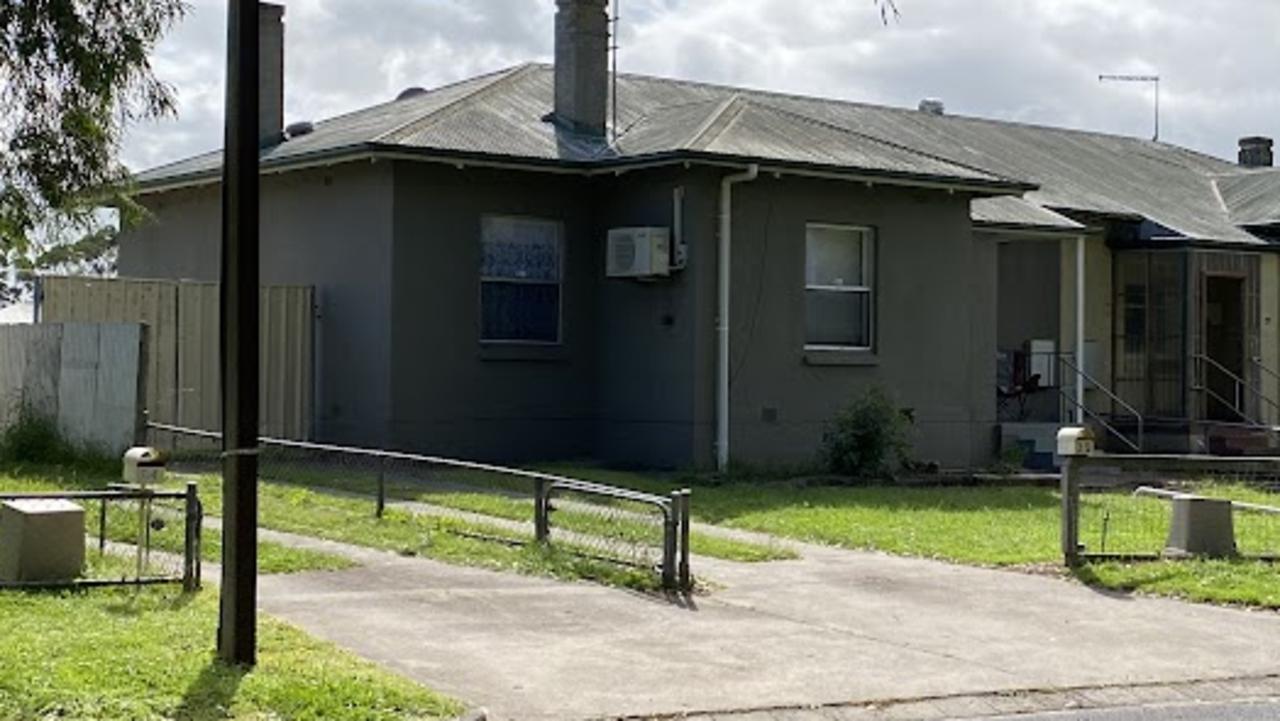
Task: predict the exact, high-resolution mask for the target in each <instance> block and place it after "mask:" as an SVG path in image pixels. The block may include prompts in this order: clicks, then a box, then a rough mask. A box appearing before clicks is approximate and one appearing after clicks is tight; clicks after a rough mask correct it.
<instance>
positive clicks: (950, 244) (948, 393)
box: [699, 177, 996, 466]
mask: <svg viewBox="0 0 1280 721" xmlns="http://www.w3.org/2000/svg"><path fill="white" fill-rule="evenodd" d="M809 222H818V223H835V224H849V225H861V226H871V227H873V228H875V230H876V235H877V241H876V261H875V264H876V273H877V276H876V286H875V293H876V308H877V311H876V316H877V317H876V328H877V330H876V348H875V351H874V352H873V353H870V354H858V353H838V352H837V353H833V352H806V350H805V347H804V313H805V300H804V278H805V274H804V252H805V225H806V223H809ZM733 223H734V236H733V243H734V250H733V259H734V260H733V266H732V274H733V307H732V312H731V318H732V323H731V345H732V352H731V381H732V389H731V402H732V410H731V413H730V417H731V439H730V446H731V454H732V456H733V458H735V459H737V460H742V461H756V462H788V461H789V462H804V461H808V460H811V459H812V458H813V457H814V454H815V453H816V451H817V449H818V446H819V441H820V438H821V435H822V431H823V429H824V426H825V424H826V423H827V422H828V421H829V420H830V419H831V418H832V417H833V416H834V415H835V413H836V412H837V411H838V410H839V408H840V407H841V406H842V405H844V404H845V403H847V402H848V401H849V400H850V399H851V398H853V397H855V396H856V395H857V394H859V393H861V392H863V391H864V390H865V389H866V388H867V387H869V386H871V385H872V384H882V385H884V386H885V387H887V388H888V389H890V391H891V392H892V393H893V394H894V396H895V398H896V400H897V402H898V403H899V404H900V405H901V406H902V407H904V408H910V409H912V410H913V412H914V416H915V418H916V434H915V446H916V454H917V456H918V457H919V458H920V459H922V460H933V461H937V462H939V463H942V464H944V465H946V466H968V465H973V464H979V463H982V462H985V461H986V460H987V459H988V458H989V457H990V454H991V453H992V449H993V447H994V417H995V400H994V395H995V392H994V387H995V364H994V362H993V357H994V349H995V315H996V314H995V254H994V247H992V246H991V244H990V243H989V242H984V241H975V239H974V235H973V232H972V228H971V225H970V220H969V202H968V198H967V197H965V196H962V195H948V194H946V193H941V192H927V191H910V190H903V189H895V188H889V187H884V186H877V187H875V188H867V187H866V186H864V185H860V184H852V183H841V182H834V181H820V180H806V179H796V178H784V179H781V180H778V179H775V178H772V177H765V178H761V179H760V180H757V181H755V182H753V183H749V184H744V185H739V186H737V188H736V190H735V201H734V217H733ZM699 278H700V280H701V282H703V283H705V284H707V285H708V286H709V287H711V288H714V271H713V270H707V269H705V268H704V269H703V270H702V271H700V273H699ZM703 312H704V313H709V314H714V303H713V302H711V303H705V304H704V305H703ZM704 355H711V354H704ZM711 357H713V356H711ZM699 360H700V362H705V359H704V358H703V356H700V358H699ZM704 369H705V370H704V373H705V375H706V377H707V378H708V379H711V378H713V377H714V376H713V375H712V373H711V368H710V367H707V366H704ZM773 414H776V418H775V419H773V420H769V419H768V415H773ZM704 457H705V456H704Z"/></svg>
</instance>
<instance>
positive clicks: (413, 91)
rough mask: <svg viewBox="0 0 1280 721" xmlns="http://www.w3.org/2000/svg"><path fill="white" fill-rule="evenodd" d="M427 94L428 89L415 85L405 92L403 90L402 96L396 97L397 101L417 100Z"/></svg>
mask: <svg viewBox="0 0 1280 721" xmlns="http://www.w3.org/2000/svg"><path fill="white" fill-rule="evenodd" d="M426 94H427V89H426V88H422V87H418V86H417V85H415V86H413V87H411V88H405V89H404V90H401V91H400V94H399V95H397V96H396V100H408V99H409V98H416V97H418V96H419V95H426Z"/></svg>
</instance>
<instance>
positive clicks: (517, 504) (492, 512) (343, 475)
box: [261, 460, 796, 562]
mask: <svg viewBox="0 0 1280 721" xmlns="http://www.w3.org/2000/svg"><path fill="white" fill-rule="evenodd" d="M415 472H416V473H419V474H421V475H423V477H424V479H423V480H416V479H414V478H412V477H410V476H411V475H412V474H413V473H415ZM261 474H262V476H263V478H266V479H270V480H272V481H275V482H279V483H282V484H288V485H296V486H302V487H306V488H315V489H335V490H340V491H344V492H347V493H357V494H362V495H367V496H370V501H369V503H370V504H372V502H373V497H374V495H375V494H376V492H377V474H376V473H374V472H372V471H370V470H368V469H362V468H360V467H358V466H356V467H350V468H343V467H342V466H335V467H332V468H325V467H323V466H315V467H309V466H303V465H301V464H298V463H286V462H281V461H271V460H268V461H266V462H264V464H263V467H262V469H261ZM385 488H386V493H387V498H388V499H391V500H400V501H415V502H420V503H429V504H432V505H436V506H441V507H444V508H452V509H455V510H460V511H468V512H471V513H478V514H482V515H486V516H493V517H495V518H501V519H504V520H511V521H522V522H531V521H532V520H533V499H532V498H531V497H529V496H530V495H531V494H532V492H533V491H532V482H531V481H530V480H528V479H524V478H518V477H514V476H508V475H503V474H497V473H490V472H484V471H475V470H468V469H459V468H440V467H431V468H426V467H412V468H400V467H392V468H391V469H390V471H389V472H388V473H387V478H386V480H385ZM513 493H514V494H517V495H512V494H513ZM521 496H523V497H521ZM618 505H621V506H626V505H627V504H626V503H625V502H621V503H619V504H618ZM622 510H632V511H641V512H643V511H646V510H648V509H647V508H643V507H636V508H627V509H622ZM640 515H643V513H638V514H637V517H638V516H640ZM554 524H555V527H556V528H562V529H564V530H567V531H574V532H577V533H588V534H593V535H599V536H604V537H616V538H619V539H623V538H632V539H644V540H647V541H649V542H651V543H653V544H654V545H661V530H660V528H655V527H654V525H653V524H647V523H643V522H639V521H636V520H629V519H627V518H625V517H619V516H616V515H615V516H612V517H610V518H608V519H602V517H601V515H600V514H594V513H591V512H584V511H583V510H582V509H578V510H575V509H573V508H568V507H566V508H563V509H562V510H560V511H559V512H557V513H556V515H555V518H554ZM689 547H690V550H691V551H692V552H693V553H695V554H699V555H703V556H708V557H711V558H722V559H726V560H730V561H742V562H762V561H776V560H783V559H789V558H795V557H796V553H795V552H794V551H793V550H791V549H789V548H785V547H783V546H781V545H779V544H761V543H749V542H745V541H739V540H736V539H729V538H723V537H717V536H711V535H708V534H704V533H699V532H696V531H695V532H692V533H690V535H689Z"/></svg>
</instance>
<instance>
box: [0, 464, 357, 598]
mask: <svg viewBox="0 0 1280 721" xmlns="http://www.w3.org/2000/svg"><path fill="white" fill-rule="evenodd" d="M115 478H116V477H115V476H114V475H107V474H103V473H100V472H96V471H93V470H86V469H84V468H77V467H75V466H17V465H14V466H9V467H7V468H3V469H0V492H5V491H7V492H15V493H34V492H44V491H66V490H98V489H102V488H105V487H106V484H107V483H109V482H113V481H114V480H115ZM202 502H203V504H204V507H205V510H206V511H208V510H209V509H210V505H209V499H207V498H204V497H203V496H202ZM81 505H83V506H85V508H86V513H85V524H86V526H87V529H86V530H87V531H88V532H89V533H91V534H96V533H97V532H98V512H97V505H98V502H97V501H86V502H82V504H81ZM161 505H169V506H172V505H173V504H172V503H171V502H170V503H167V504H161ZM156 518H160V519H163V520H165V521H166V523H165V526H164V528H163V529H160V530H156V531H153V532H152V535H151V543H152V547H153V548H154V549H156V550H159V551H164V552H167V553H169V554H181V553H182V548H183V539H184V533H185V531H184V529H183V525H182V519H181V516H180V515H176V514H170V513H165V512H160V511H158V512H157V513H156ZM137 519H138V517H137V515H136V506H135V507H133V508H132V509H130V508H127V507H125V506H124V505H122V504H108V513H107V533H106V536H107V538H108V539H109V540H111V541H117V542H120V543H135V542H136V540H137V538H138V520H137ZM200 551H201V553H200V555H201V558H202V559H203V560H205V561H209V562H213V563H217V562H219V561H220V560H221V558H222V534H221V533H220V532H218V531H216V530H214V529H211V528H204V529H202V532H201V534H200ZM95 552H96V549H94V550H91V551H90V552H89V556H93V555H95ZM170 560H171V559H170ZM161 564H162V561H160V560H158V559H157V561H156V565H161ZM353 565H355V564H354V563H353V562H352V561H350V560H349V559H347V558H344V557H342V556H338V555H335V554H332V553H323V552H320V551H313V550H309V549H298V548H290V547H288V546H284V545H281V544H278V543H272V542H270V541H260V542H259V543H258V569H259V572H260V573H298V572H301V571H334V570H341V569H343V568H350V567H352V566H353Z"/></svg>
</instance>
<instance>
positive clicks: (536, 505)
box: [533, 478, 551, 543]
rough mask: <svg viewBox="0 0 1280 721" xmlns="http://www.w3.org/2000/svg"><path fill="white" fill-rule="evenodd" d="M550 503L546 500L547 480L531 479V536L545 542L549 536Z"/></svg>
mask: <svg viewBox="0 0 1280 721" xmlns="http://www.w3.org/2000/svg"><path fill="white" fill-rule="evenodd" d="M550 510H551V509H550V504H549V503H548V502H547V481H546V480H545V479H542V478H535V479H533V537H534V539H535V540H537V541H538V542H539V543H545V542H546V541H547V540H548V539H549V538H550V537H551V517H550V516H551V514H550V513H549V511H550Z"/></svg>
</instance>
